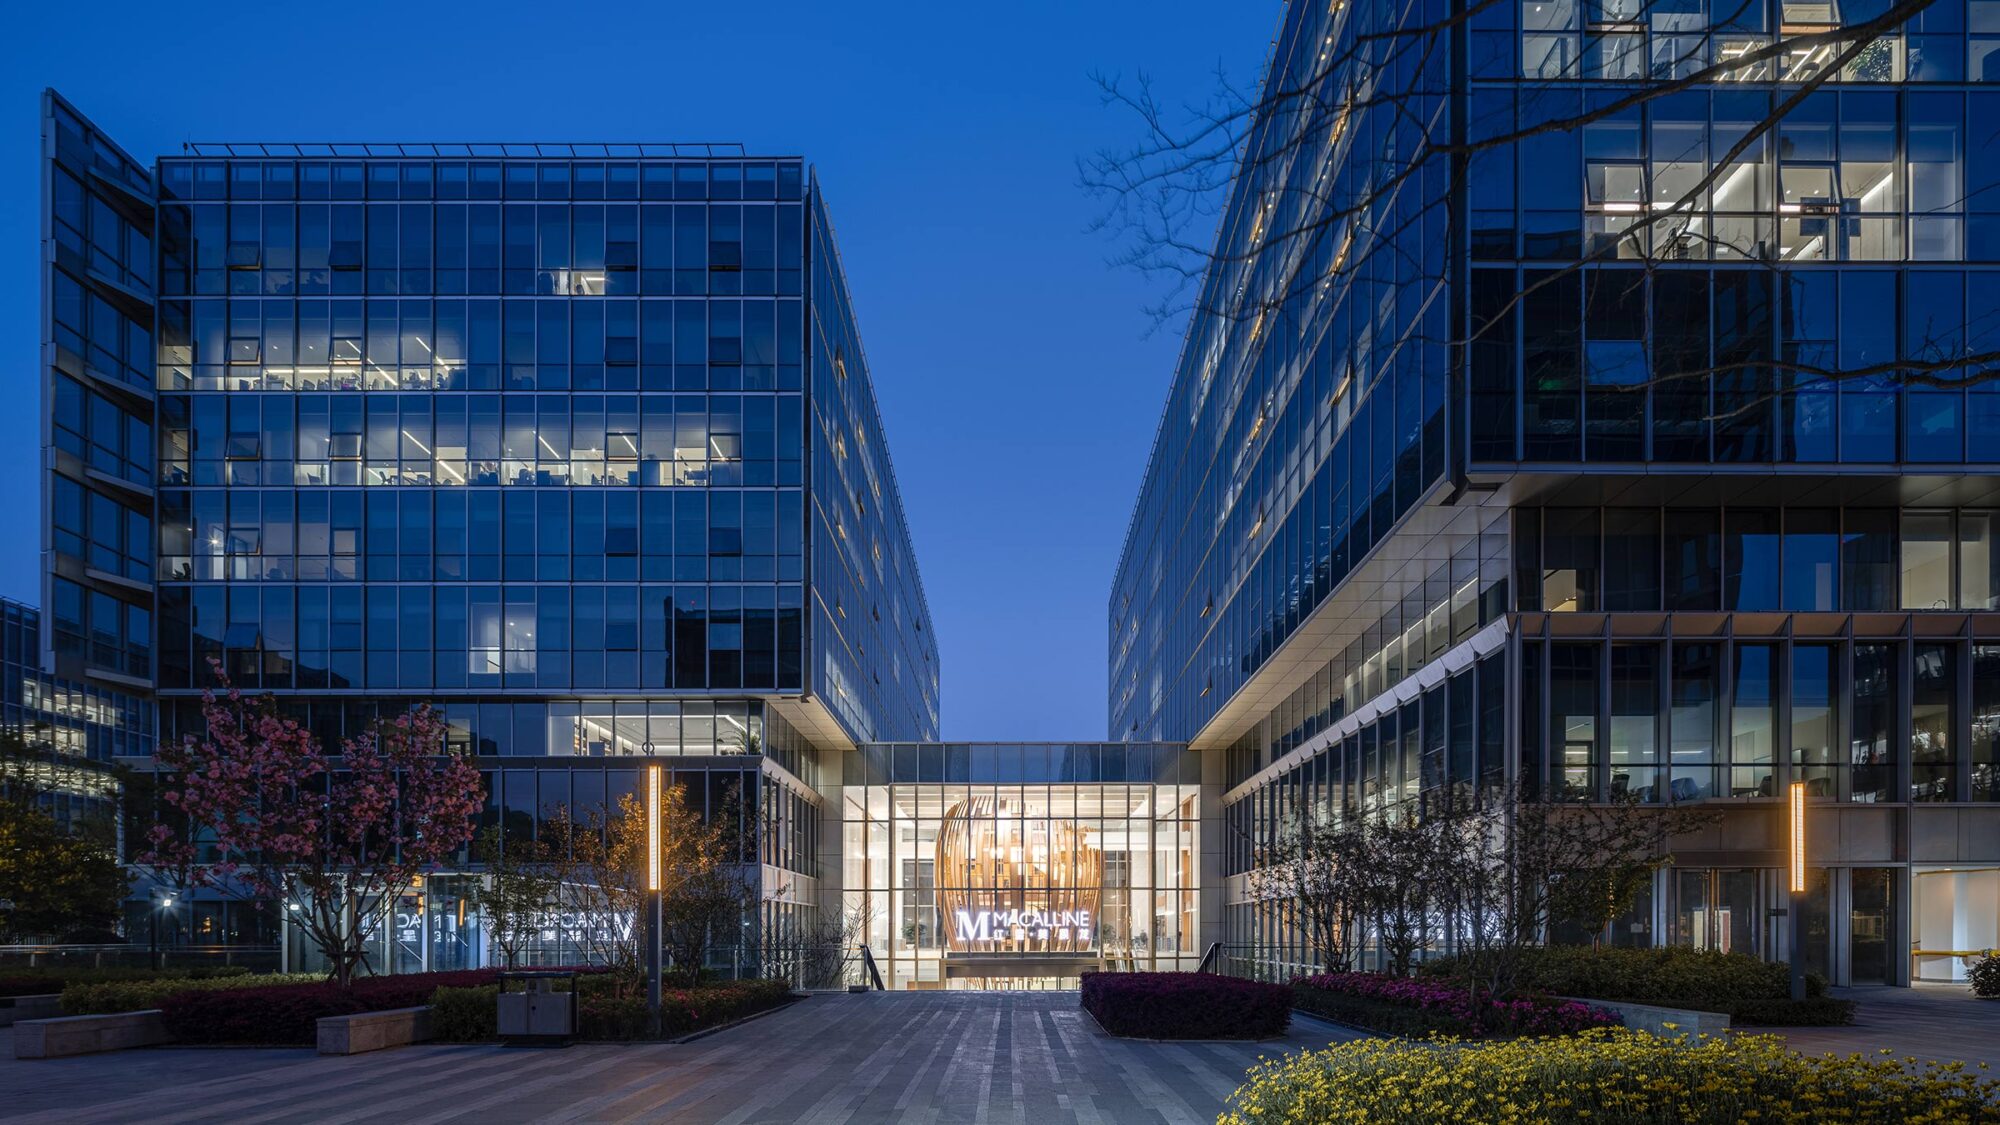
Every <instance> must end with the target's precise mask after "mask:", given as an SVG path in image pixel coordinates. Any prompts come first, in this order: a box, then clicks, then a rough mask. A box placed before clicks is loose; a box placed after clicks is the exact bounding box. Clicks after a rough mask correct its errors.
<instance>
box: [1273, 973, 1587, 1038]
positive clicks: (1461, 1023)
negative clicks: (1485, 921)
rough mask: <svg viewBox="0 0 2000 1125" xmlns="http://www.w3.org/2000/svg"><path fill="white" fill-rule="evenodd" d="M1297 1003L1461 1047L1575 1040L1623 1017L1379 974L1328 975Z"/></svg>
mask: <svg viewBox="0 0 2000 1125" xmlns="http://www.w3.org/2000/svg"><path fill="white" fill-rule="evenodd" d="M1292 993H1293V999H1294V1002H1295V1003H1296V1004H1297V1006H1298V1007H1299V1008H1300V1009H1301V1010H1304V1011H1308V1012H1314V1013H1317V1014H1319V1015H1323V1016H1326V1017H1327V1018H1329V1019H1334V1020H1338V1021H1340V1022H1342V1023H1348V1024H1354V1025H1355V1026H1358V1027H1365V1028H1367V1029H1369V1030H1371V1031H1381V1032H1385V1033H1387V1034H1390V1035H1405V1036H1420V1035H1429V1034H1432V1033H1442V1034H1445V1035H1453V1036H1457V1037H1458V1038H1461V1039H1484V1038H1512V1037H1515V1036H1522V1035H1572V1034H1575V1033H1576V1032H1579V1031H1585V1030H1588V1029H1590V1028H1593V1027H1616V1026H1618V1023H1619V1020H1618V1017H1617V1016H1616V1015H1614V1014H1612V1013H1611V1012H1608V1011H1605V1010H1604V1009H1602V1008H1593V1007H1591V1006H1590V1005H1588V1004H1582V1003H1578V1002H1577V1001H1575V1000H1556V999H1552V998H1550V997H1546V996H1522V997H1516V998H1514V999H1511V1000H1497V999H1494V998H1493V997H1492V996H1490V995H1488V994H1486V993H1483V992H1482V993H1479V994H1478V995H1476V996H1475V995H1474V994H1472V993H1471V992H1469V991H1468V990H1467V989H1465V988H1463V987H1461V986H1458V985H1455V984H1452V983H1450V982H1447V981H1440V980H1419V979H1414V978H1408V977H1390V976H1383V975H1381V974H1379V973H1326V974H1322V975H1320V976H1314V977H1301V978H1299V979H1298V980H1295V981H1293V982H1292Z"/></svg>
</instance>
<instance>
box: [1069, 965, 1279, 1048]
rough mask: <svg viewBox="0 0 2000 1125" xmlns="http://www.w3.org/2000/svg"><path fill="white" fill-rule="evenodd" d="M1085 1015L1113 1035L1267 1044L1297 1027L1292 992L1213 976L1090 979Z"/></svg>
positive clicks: (1089, 976) (1085, 985) (1085, 990)
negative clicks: (1256, 1041) (1291, 1025)
mask: <svg viewBox="0 0 2000 1125" xmlns="http://www.w3.org/2000/svg"><path fill="white" fill-rule="evenodd" d="M1083 1009H1084V1010H1085V1011H1087V1012H1089V1013H1090V1014H1091V1015H1093V1016H1096V1017H1097V1022H1098V1023H1100V1024H1102V1025H1103V1026H1104V1030H1106V1031H1108V1032H1110V1033H1111V1034H1113V1035H1129V1036H1132V1037H1134V1038H1138V1039H1266V1038H1269V1037H1271V1036H1275V1035H1283V1034H1284V1033H1285V1028H1286V1027H1287V1026H1289V1025H1290V1024H1291V1022H1292V990H1291V989H1288V988H1286V987H1285V986H1283V985H1279V984H1263V983H1260V982H1258V981H1252V980H1243V979H1242V978H1240V977H1225V976H1218V975H1216V974H1214V973H1085V974H1084V976H1083Z"/></svg>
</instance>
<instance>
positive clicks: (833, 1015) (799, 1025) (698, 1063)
mask: <svg viewBox="0 0 2000 1125" xmlns="http://www.w3.org/2000/svg"><path fill="white" fill-rule="evenodd" d="M1352 1037H1353V1035H1352V1033H1349V1032H1344V1031H1342V1030H1340V1029H1338V1028H1334V1027H1332V1026H1330V1025H1326V1024H1321V1023H1318V1022H1317V1021H1311V1020H1299V1021H1296V1022H1295V1023H1294V1024H1293V1028H1292V1032H1291V1034H1290V1035H1289V1036H1288V1037H1287V1038H1286V1039H1283V1040H1274V1041H1271V1042H1265V1043H1137V1042H1131V1041H1127V1040H1122V1039H1114V1038H1112V1037H1110V1036H1107V1035H1105V1034H1104V1033H1103V1032H1101V1031H1099V1030H1098V1028H1097V1026H1096V1024H1095V1023H1093V1022H1092V1021H1091V1020H1090V1018H1089V1017H1088V1016H1086V1015H1084V1014H1083V1012H1082V1011H1081V1010H1079V1009H1078V1008H1077V997H1076V994H1075V993H1074V992H1068V993H1063V992H1053V993H1027V992H1017V993H997V992H989V993H976V992H950V993H940V992H919V993H869V994H866V995H823V996H815V997H813V998H812V999H810V1000H806V1001H804V1002H803V1003H800V1004H795V1005H793V1006H792V1007H790V1008H788V1009H785V1010H784V1011H781V1012H778V1013H776V1014H773V1015H770V1016H766V1017H764V1018H763V1019H759V1020H755V1021H752V1022H750V1023H748V1024H744V1025H742V1026H740V1027H736V1028H732V1029H730V1030H728V1031H724V1032H721V1033H719V1034H716V1035H712V1036H709V1037H707V1038H705V1039H699V1040H696V1041H695V1042H692V1043H685V1044H679V1045H645V1046H610V1045H605V1046H579V1047H572V1048H570V1049H568V1050H507V1049H504V1048H499V1047H487V1046H417V1047H407V1048H403V1049H402V1050H398V1051H391V1052H385V1053H380V1054H373V1055H359V1056H353V1057H349V1058H320V1057H318V1056H316V1055H314V1054H312V1053H311V1052H309V1051H305V1050H265V1049H236V1050H230V1049H216V1048H194V1047H187V1048H172V1047H163V1048H155V1049H152V1050H143V1051H124V1052H120V1053H117V1054H110V1055H97V1056H90V1057H85V1058H74V1059H54V1060H44V1061H37V1062H18V1061H15V1060H14V1059H13V1057H12V1050H11V1046H12V1044H11V1043H6V1044H4V1046H5V1047H6V1048H7V1054H6V1056H5V1058H4V1059H0V1118H7V1119H8V1120H14V1121H22V1122H100V1121H102V1122H125V1121H134V1120H144V1121H146V1122H148V1123H149V1125H168V1123H170V1122H203V1121H216V1120H228V1121H235V1122H251V1121H256V1122H280V1121H283V1122H293V1121H296V1122H345V1121H380V1120H384V1119H389V1118H393V1119H394V1120H396V1121H398V1122H402V1123H406V1125H407V1123H411V1122H468V1123H476V1125H496V1123H499V1122H516V1121H537V1122H541V1121H547V1122H568V1121H673V1122H676V1123H679V1122H688V1123H696V1122H718V1123H719V1122H732V1123H738V1122H740V1123H749V1122H794V1121H797V1122H813V1123H824V1125H835V1123H840V1122H876V1121H897V1122H901V1121H910V1122H960V1121H963V1122H996V1123H1003V1122H1008V1123H1011V1122H1018V1123H1020V1125H1055V1123H1058V1122H1069V1121H1079V1122H1101V1123H1105V1125H1116V1123H1124V1122H1135V1123H1136V1122H1147V1123H1151V1122H1175V1123H1180V1122H1203V1123H1207V1122H1212V1121H1214V1120H1215V1116H1216V1113H1217V1112H1218V1111H1219V1110H1220V1109H1221V1107H1222V1102H1223V1099H1224V1098H1225V1097H1227V1096H1228V1094H1229V1092H1230V1091H1231V1090H1233V1089H1235V1088H1236V1086H1237V1085H1238V1084H1239V1083H1240V1082H1241V1081H1242V1079H1243V1072H1244V1071H1245V1070H1246V1069H1248V1068H1249V1067H1250V1065H1251V1064H1252V1063H1254V1062H1255V1061H1256V1060H1257V1058H1258V1056H1260V1055H1276V1054H1282V1053H1284V1052H1286V1051H1291V1050H1297V1049H1299V1048H1301V1047H1306V1046H1323V1045H1325V1044H1326V1043H1328V1042H1330V1041H1334V1040H1337V1039H1344V1038H1352Z"/></svg>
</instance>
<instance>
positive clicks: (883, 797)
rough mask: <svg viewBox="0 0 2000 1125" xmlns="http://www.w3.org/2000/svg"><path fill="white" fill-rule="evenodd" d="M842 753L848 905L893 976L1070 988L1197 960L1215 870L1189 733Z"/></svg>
mask: <svg viewBox="0 0 2000 1125" xmlns="http://www.w3.org/2000/svg"><path fill="white" fill-rule="evenodd" d="M844 767H845V770H844V773H843V776H842V777H841V779H840V790H839V793H840V808H841V818H842V819H841V827H840V831H841V841H840V849H841V851H840V859H841V882H842V887H843V891H844V895H845V903H846V910H847V914H848V916H849V917H852V918H856V919H858V920H860V921H861V922H862V929H863V931H864V934H865V939H864V940H865V941H866V943H867V945H868V946H869V948H870V949H871V951H872V952H873V954H874V956H875V957H876V959H877V962H878V964H879V965H880V968H881V972H882V974H883V978H884V983H885V984H886V985H887V986H888V987H890V988H893V989H964V988H1062V987H1068V988H1074V987H1076V985H1077V978H1078V977H1079V976H1080V974H1082V973H1084V972H1087V971H1094V970H1098V969H1105V968H1112V969H1117V968H1137V969H1191V968H1193V967H1194V966H1195V965H1196V964H1197V963H1198V962H1199V961H1200V959H1201V956H1202V953H1203V951H1204V948H1205V945H1206V942H1207V941H1208V940H1210V939H1209V938H1208V937H1206V936H1205V931H1204V930H1203V925H1202V917H1203V912H1202V905H1201V893H1202V888H1203V886H1204V883H1205V882H1206V883H1208V884H1211V885H1212V884H1213V883H1214V882H1215V879H1214V878H1213V872H1211V873H1210V874H1209V875H1208V877H1207V878H1206V879H1204V873H1203V865H1204V854H1205V853H1204V845H1205V837H1204V828H1203V816H1204V803H1203V792H1202V784H1201V780H1202V779H1201V774H1200V771H1201V761H1200V759H1199V758H1197V757H1196V756H1194V755H1191V754H1188V753H1187V752H1186V750H1185V748H1184V747H1181V746H1177V745H1172V744H1149V743H1084V744H1056V745H1013V744H971V745H967V744H962V743H946V744H938V743H918V744H913V743H895V744H884V745H869V746H864V747H862V749H861V751H860V752H859V753H856V754H850V755H847V756H846V757H845V759H844ZM1212 797H1213V794H1212V792H1211V794H1210V803H1211V804H1212Z"/></svg>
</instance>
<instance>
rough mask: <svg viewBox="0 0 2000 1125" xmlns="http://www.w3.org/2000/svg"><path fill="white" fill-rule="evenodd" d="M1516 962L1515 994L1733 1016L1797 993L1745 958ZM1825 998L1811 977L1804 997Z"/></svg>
mask: <svg viewBox="0 0 2000 1125" xmlns="http://www.w3.org/2000/svg"><path fill="white" fill-rule="evenodd" d="M1517 955H1518V956H1519V957H1520V959H1521V960H1520V975H1519V977H1518V978H1517V979H1516V981H1515V986H1516V987H1517V988H1519V989H1521V990H1522V991H1525V992H1541V993H1547V994H1549V995H1551V996H1580V997H1584V998H1586V999H1590V1000H1623V1001H1626V1002H1628V1003H1633V1004H1658V1005H1660V1006H1662V1007H1667V1008H1692V1009H1694V1010H1696V1011H1703V1012H1727V1013H1729V1014H1730V1015H1731V1016H1735V1015H1736V1014H1737V1009H1738V1008H1741V1007H1744V1006H1745V1005H1746V1004H1750V1003H1754V1002H1758V1001H1768V1000H1787V999H1789V998H1790V996H1791V989H1792V984H1791V967H1790V966H1789V965H1786V964H1785V963H1783V962H1781V961H1764V960H1760V959H1759V958H1756V957H1751V956H1749V955H1748V954H1743V953H1715V952H1711V951H1709V950H1701V949H1683V948H1677V947H1669V948H1665V949H1618V948H1612V947H1609V946H1573V945H1554V946H1544V947H1539V948H1535V949H1528V950H1521V951H1519V952H1518V954H1517ZM1489 956H1490V955H1489ZM1478 969H1479V965H1478V964H1477V963H1476V961H1475V959H1474V958H1473V957H1471V956H1467V957H1446V958H1442V959H1440V960H1437V961H1432V962H1428V963H1427V964H1425V965H1424V966H1423V967H1422V969H1421V970H1420V971H1421V972H1422V973H1423V974H1424V975H1427V976H1429V975H1436V976H1447V977H1460V976H1463V975H1464V974H1465V973H1466V972H1467V971H1468V970H1472V971H1475V972H1476V971H1477V970H1478ZM1477 975H1482V976H1483V975H1484V974H1483V973H1479V974H1477ZM1825 995H1826V978H1825V977H1823V976H1821V975H1819V974H1818V973H1807V974H1806V996H1807V997H1808V998H1814V999H1817V998H1820V997H1824V996H1825Z"/></svg>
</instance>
